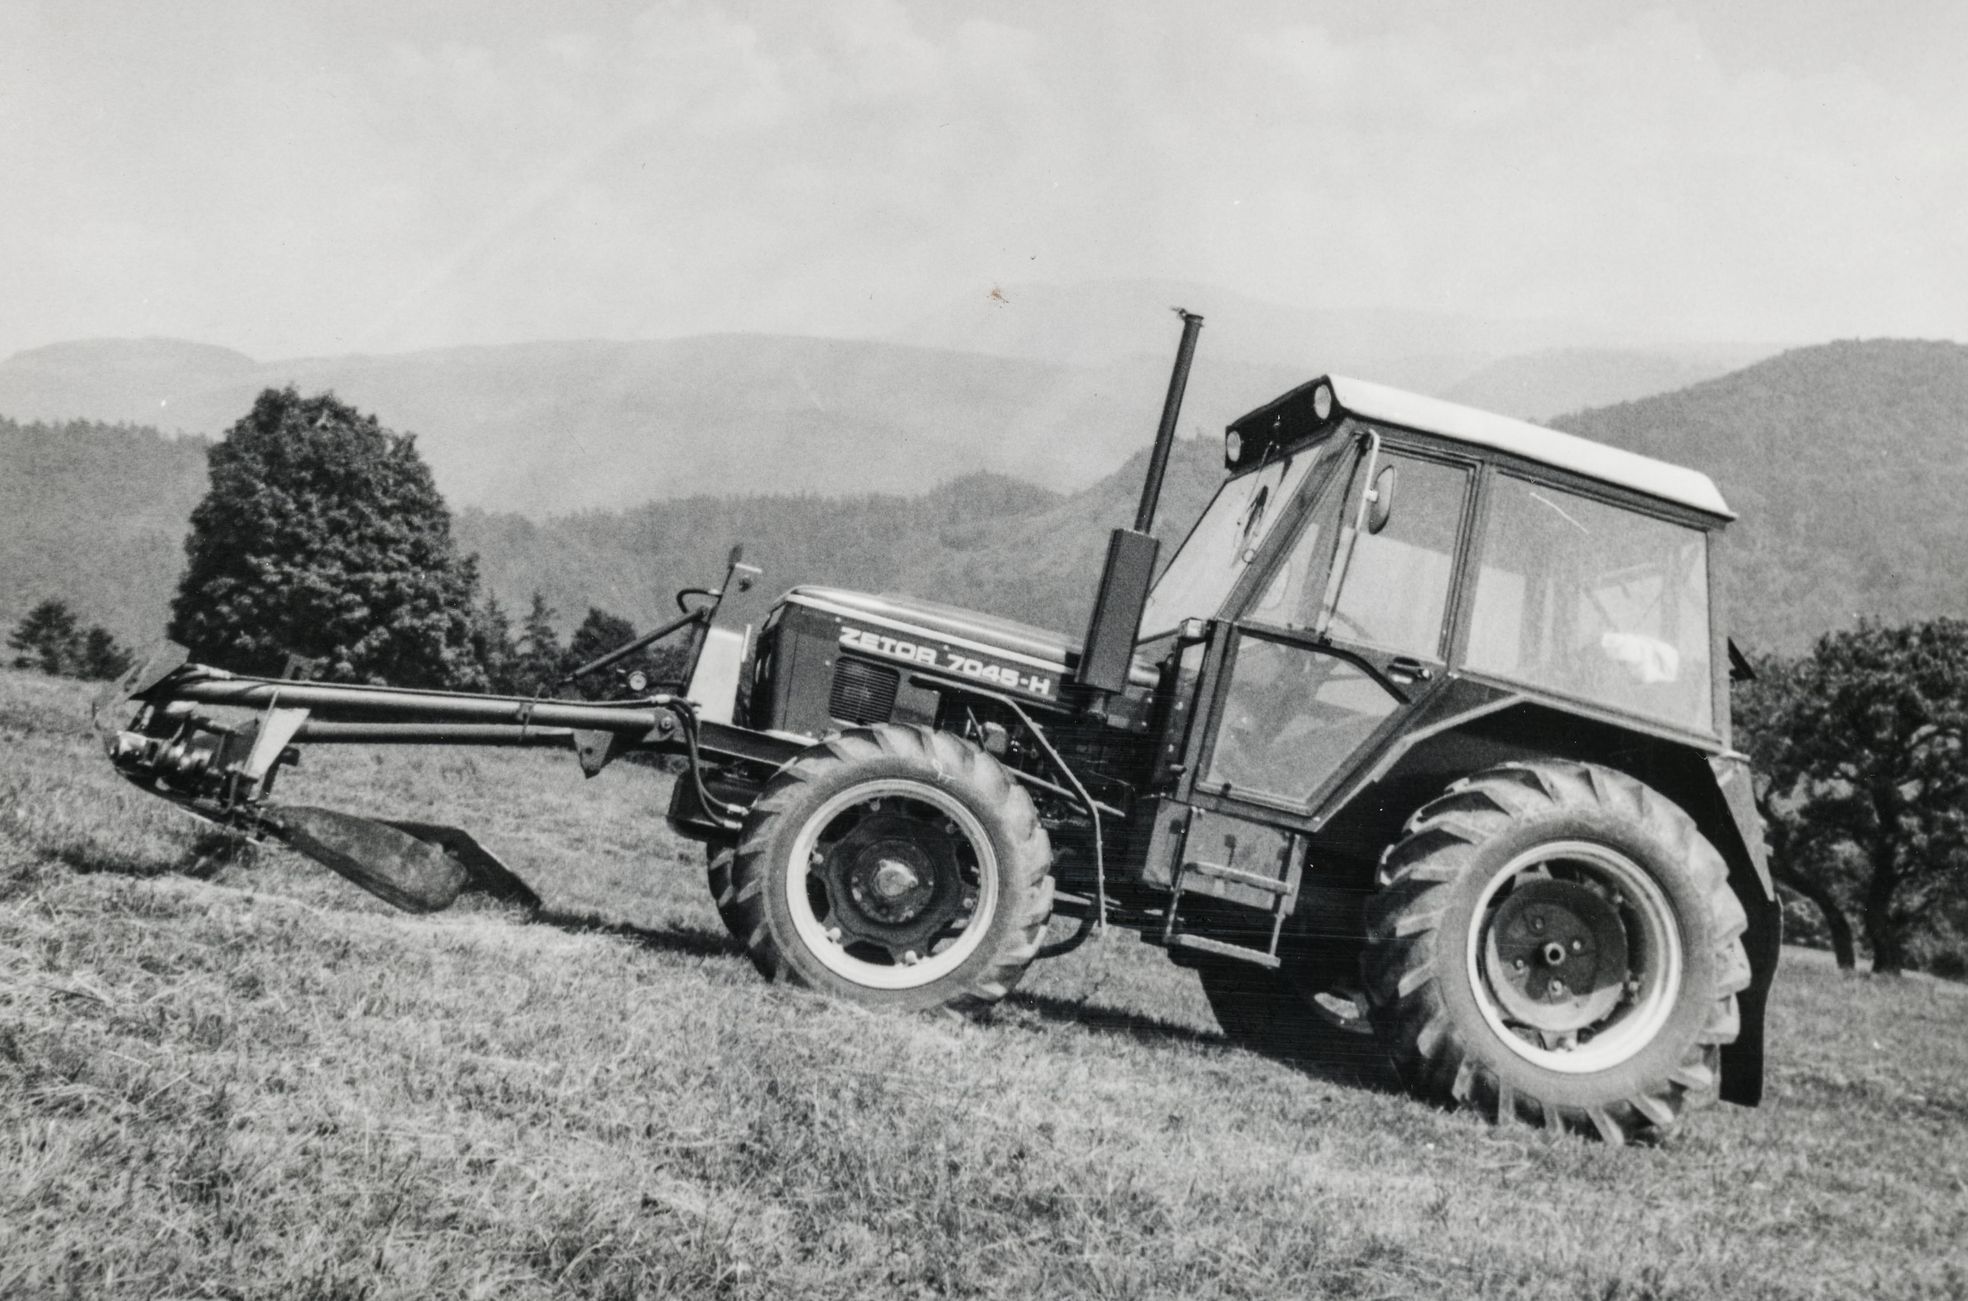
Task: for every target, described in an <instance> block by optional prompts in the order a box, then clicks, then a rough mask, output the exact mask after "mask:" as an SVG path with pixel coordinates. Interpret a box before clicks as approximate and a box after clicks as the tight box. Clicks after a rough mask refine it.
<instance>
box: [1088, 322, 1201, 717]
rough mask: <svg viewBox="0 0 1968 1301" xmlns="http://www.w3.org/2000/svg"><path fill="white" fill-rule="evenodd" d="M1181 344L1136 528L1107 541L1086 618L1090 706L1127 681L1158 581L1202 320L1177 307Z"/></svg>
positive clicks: (1096, 706) (1137, 511)
mask: <svg viewBox="0 0 1968 1301" xmlns="http://www.w3.org/2000/svg"><path fill="white" fill-rule="evenodd" d="M1175 310H1176V314H1177V315H1179V316H1181V317H1182V342H1181V343H1180V344H1179V345H1177V347H1176V352H1175V369H1174V370H1173V371H1172V372H1170V374H1169V387H1168V396H1167V397H1166V398H1165V399H1163V401H1162V424H1161V427H1160V428H1159V429H1158V430H1157V431H1156V432H1155V450H1154V452H1153V453H1151V454H1150V456H1149V458H1148V478H1147V481H1146V482H1144V483H1143V484H1142V485H1141V504H1140V505H1139V506H1138V507H1136V508H1135V512H1134V527H1133V528H1131V529H1115V530H1114V532H1113V533H1112V534H1111V535H1110V536H1109V537H1108V539H1107V561H1106V563H1105V564H1104V565H1102V566H1101V569H1100V588H1099V591H1098V593H1097V594H1096V595H1095V596H1094V600H1093V617H1092V618H1091V619H1090V620H1088V622H1087V634H1086V643H1085V645H1084V647H1083V648H1082V650H1081V651H1080V665H1079V673H1078V678H1079V681H1080V683H1081V684H1082V685H1083V686H1087V687H1091V688H1092V689H1093V690H1094V691H1095V692H1096V693H1098V694H1097V695H1096V696H1095V697H1094V700H1093V702H1092V704H1091V708H1092V709H1094V710H1095V711H1096V712H1097V711H1098V710H1100V709H1102V708H1104V702H1105V699H1106V697H1107V696H1110V695H1112V694H1114V693H1115V692H1117V691H1119V690H1121V688H1123V687H1125V686H1126V685H1127V674H1128V665H1129V664H1130V663H1131V662H1132V661H1133V659H1134V638H1135V634H1136V633H1138V632H1140V631H1141V612H1142V610H1143V609H1145V608H1146V607H1147V604H1148V588H1149V586H1150V585H1151V584H1152V583H1153V582H1154V581H1155V560H1156V558H1157V557H1158V556H1159V555H1160V553H1161V544H1160V543H1158V542H1156V541H1155V537H1154V527H1155V511H1156V508H1157V507H1159V506H1160V504H1161V497H1162V476H1163V475H1164V474H1165V473H1166V472H1167V470H1168V458H1169V449H1170V447H1172V446H1173V445H1174V443H1175V430H1176V426H1177V424H1178V423H1179V422H1180V420H1181V417H1182V396H1183V394H1184V393H1185V392H1186V391H1187V390H1188V388H1189V366H1190V363H1191V362H1192V361H1193V360H1194V359H1195V355H1196V336H1197V334H1198V333H1200V332H1201V330H1202V328H1203V318H1202V317H1200V316H1198V315H1196V314H1195V313H1194V312H1189V311H1185V310H1184V309H1182V308H1180V307H1178V308H1176V309H1175Z"/></svg>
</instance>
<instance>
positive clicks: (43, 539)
mask: <svg viewBox="0 0 1968 1301" xmlns="http://www.w3.org/2000/svg"><path fill="white" fill-rule="evenodd" d="M205 448H206V443H205V441H204V440H203V439H200V438H182V439H173V438H165V437H163V436H162V435H160V434H158V433H157V432H156V431H155V430H151V429H141V428H135V427H131V426H127V425H125V426H115V425H97V424H85V423H69V424H59V425H39V424H34V425H22V424H16V423H15V422H13V421H11V420H5V419H0V631H12V629H13V627H14V626H15V624H17V623H18V622H19V621H20V619H21V616H22V615H24V614H26V613H27V612H28V610H29V609H31V608H33V606H34V605H35V604H36V603H37V602H40V601H44V600H48V599H50V598H54V599H59V600H63V601H66V602H68V604H69V606H70V608H71V609H73V610H74V611H75V612H76V614H77V615H79V616H80V617H81V620H82V622H83V623H84V624H92V623H100V624H102V625H103V626H104V627H107V628H108V629H109V630H110V631H111V632H113V633H115V634H116V635H117V636H118V637H120V638H122V639H123V640H125V641H145V640H149V639H150V638H153V637H157V636H159V635H160V634H161V632H162V629H163V627H164V618H165V613H166V608H167V606H168V604H169V602H170V599H171V595H172V593H173V592H174V591H175V590H176V587H177V582H178V574H179V571H180V570H182V569H183V568H184V538H185V532H186V530H187V528H188V526H189V522H190V519H191V510H192V507H194V506H196V505H197V504H198V502H199V499H200V498H202V497H203V496H204V495H205V488H206V477H205Z"/></svg>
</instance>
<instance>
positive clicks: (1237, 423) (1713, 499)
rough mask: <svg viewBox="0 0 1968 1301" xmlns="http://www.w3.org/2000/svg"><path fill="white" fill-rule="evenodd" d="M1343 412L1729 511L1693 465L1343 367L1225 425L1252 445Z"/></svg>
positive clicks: (1308, 429) (1722, 513)
mask: <svg viewBox="0 0 1968 1301" xmlns="http://www.w3.org/2000/svg"><path fill="white" fill-rule="evenodd" d="M1321 387H1327V388H1329V389H1330V390H1331V393H1332V400H1331V404H1330V407H1329V410H1328V413H1327V415H1326V417H1325V418H1324V419H1321V418H1319V417H1318V415H1317V414H1316V412H1315V410H1314V402H1315V400H1316V397H1317V394H1318V390H1319V389H1320V388H1321ZM1342 414H1350V415H1353V416H1356V417H1358V418H1360V419H1363V420H1371V421H1377V422H1381V423H1385V424H1390V425H1403V426H1405V427H1407V428H1409V429H1418V430H1420V431H1422V432H1423V433H1429V434H1435V435H1438V436H1439V437H1442V438H1448V439H1453V440H1454V441H1456V442H1461V443H1471V444H1474V445H1476V446H1478V447H1487V448H1492V449H1494V450H1496V451H1500V452H1508V453H1510V454H1511V455H1513V456H1521V457H1523V458H1524V459H1525V460H1529V461H1538V462H1541V463H1543V464H1545V465H1549V466H1554V467H1556V468H1557V469H1560V470H1569V471H1571V472H1572V473H1573V474H1580V475H1584V476H1585V477H1586V478H1588V479H1597V480H1599V481H1600V482H1601V483H1610V484H1616V485H1618V486H1620V487H1622V488H1630V489H1632V490H1633V491H1635V492H1640V493H1645V494H1646V495H1647V496H1649V497H1658V498H1661V499H1662V500H1664V501H1671V502H1676V503H1678V504H1680V505H1683V506H1689V507H1692V508H1694V509H1695V510H1698V511H1702V512H1704V513H1705V514H1709V515H1714V516H1718V517H1720V518H1722V519H1734V518H1735V517H1736V516H1735V512H1734V511H1732V510H1730V509H1729V504H1728V503H1727V502H1726V501H1724V500H1723V499H1722V492H1721V490H1720V489H1718V488H1717V487H1716V486H1715V481H1714V480H1713V479H1710V478H1709V477H1708V476H1707V475H1705V474H1703V473H1702V472H1701V471H1699V470H1690V469H1688V468H1687V467H1686V466H1680V465H1673V464H1670V463H1669V462H1667V461H1657V460H1655V459H1654V458H1653V457H1651V456H1642V455H1640V454H1639V453H1638V452H1628V451H1623V450H1621V449H1620V448H1617V447H1608V446H1606V445H1605V444H1604V443H1595V442H1593V441H1592V440H1591V439H1589V438H1580V437H1579V436H1577V435H1576V434H1567V433H1564V432H1562V431H1560V430H1556V429H1546V428H1545V427H1543V426H1542V425H1534V424H1531V423H1530V422H1529V421H1527V420H1514V419H1512V418H1511V417H1509V416H1499V415H1496V414H1494V413H1492V412H1488V411H1478V410H1477V409H1476V408H1474V407H1465V406H1459V405H1457V404H1456V403H1454V402H1444V401H1442V400H1441V399H1440V398H1431V397H1423V396H1422V395H1421V394H1419V393H1408V392H1404V391H1403V390H1401V389H1397V388H1389V387H1387V386H1386V385H1385V384H1372V383H1369V382H1367V381H1366V380H1359V379H1348V378H1346V377H1345V376H1344V375H1323V376H1321V377H1320V378H1318V379H1315V380H1312V381H1311V382H1310V383H1307V384H1301V385H1299V387H1297V388H1295V389H1293V390H1292V391H1291V392H1289V393H1287V394H1285V395H1284V396H1283V397H1281V398H1278V399H1277V400H1275V401H1272V402H1268V403H1266V404H1265V405H1263V406H1261V407H1259V408H1258V409H1257V410H1255V411H1252V412H1250V413H1249V414H1248V415H1244V416H1240V417H1239V418H1238V419H1236V420H1234V421H1232V422H1231V424H1230V429H1231V431H1232V432H1234V433H1236V434H1237V435H1238V436H1239V438H1240V440H1241V441H1242V443H1243V445H1244V446H1245V447H1246V448H1248V449H1250V450H1251V451H1253V452H1254V451H1257V450H1258V448H1259V447H1260V446H1261V445H1262V444H1264V443H1268V442H1286V441H1295V440H1296V439H1297V438H1298V437H1300V436H1301V435H1304V434H1309V433H1312V432H1313V431H1314V429H1315V428H1316V427H1320V426H1324V425H1326V424H1328V423H1330V422H1331V421H1332V420H1335V419H1337V418H1339V416H1340V415H1342ZM1248 464H1251V459H1250V457H1249V456H1245V457H1244V458H1243V459H1242V461H1241V463H1238V464H1234V465H1233V466H1232V468H1233V469H1242V468H1244V466H1245V465H1248Z"/></svg>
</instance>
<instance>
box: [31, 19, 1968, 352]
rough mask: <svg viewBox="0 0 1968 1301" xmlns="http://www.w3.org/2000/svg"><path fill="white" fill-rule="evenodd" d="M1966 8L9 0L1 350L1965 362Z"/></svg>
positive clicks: (1967, 321)
mask: <svg viewBox="0 0 1968 1301" xmlns="http://www.w3.org/2000/svg"><path fill="white" fill-rule="evenodd" d="M1964 52H1968V6H1965V5H1961V4H1959V3H1956V2H1955V0H1904V2H1895V0H1878V2H1876V3H1873V4H1870V5H1864V6H1861V5H1858V4H1855V3H1831V2H1829V0H1756V2H1754V3H1750V2H1747V0H1744V2H1737V0H1706V2H1705V3H1700V4H1659V5H1650V4H1647V3H1644V0H1626V2H1624V3H1602V2H1601V0H1563V2H1559V3H1544V2H1542V0H1537V2H1532V0H1525V2H1523V3H1512V0H1484V3H1480V4H1479V3H1472V2H1471V0H1461V2H1460V3H1400V2H1399V0H1368V2H1364V3H1352V2H1350V0H1349V2H1346V3H1320V2H1319V0H1299V2H1297V3H1248V4H1234V3H1226V2H1222V0H1218V2H1213V3H1208V4H1204V3H1199V2H1198V0H1182V2H1176V0H1134V2H1132V3H1100V2H1096V0H1075V2H1074V3H1041V2H1034V0H996V2H995V3H991V4H957V3H928V2H922V3H909V4H906V5H905V4H901V3H895V2H893V0H839V2H836V3H814V2H813V0H749V2H747V0H730V2H728V3H693V2H690V0H679V2H677V3H656V4H649V3H641V2H636V3H628V2H623V3H615V2H611V0H555V3H551V4H545V3H540V4H517V3H511V2H510V0H482V2H480V3H471V4H466V3H444V4H438V3H427V2H424V0H389V2H388V3H378V2H373V0H337V2H332V3H331V2H330V0H281V2H280V3H277V4H268V3H264V0H258V2H253V3H231V2H220V0H174V3H173V4H171V5H168V6H167V5H140V4H131V3H103V2H101V0H48V2H46V3H43V2H42V0H0V177H5V178H6V183H5V198H4V199H0V356H5V355H10V354H11V353H13V352H15V351H17V350H19V349H24V348H29V347H34V346H38V345H41V344H46V343H51V342H55V341H59V340H66V339H76V338H106V337H140V336H153V335H157V336H168V337H177V338H186V339H194V340H199V341H203V342H208V343H214V344H221V345H225V346H228V347H233V348H237V349H240V350H242V351H244V352H246V353H248V354H250V355H252V356H254V357H256V358H260V359H276V358H286V357H299V356H309V355H325V354H339V353H347V352H396V351H403V350H408V349H416V348H428V347H439V346H449V345H456V344H484V343H505V342H515V341H520V340H529V339H561V338H612V339H637V338H668V337H677V336H684V335H691V334H700V333H710V332H724V331H770V332H780V333H810V334H825V335H838V336H874V337H885V336H890V335H892V334H894V333H895V332H896V331H898V330H901V329H904V328H905V327H906V326H907V324H908V323H909V322H910V321H911V320H913V319H915V318H917V317H918V316H920V315H921V314H922V313H923V311H924V310H925V308H929V307H935V306H937V305H940V304H943V303H955V302H959V301H966V302H967V301H971V300H972V299H973V298H975V297H978V296H982V295H985V294H988V293H989V292H990V291H991V290H992V289H993V288H999V287H1004V286H1016V285H1020V284H1028V283H1033V282H1039V283H1046V284H1074V283H1080V282H1086V281H1095V280H1110V279H1129V278H1136V277H1153V278H1158V279H1180V280H1189V281H1195V282H1199V283H1203V284H1207V285H1215V286H1221V287H1223V288H1226V289H1229V290H1233V291H1235V292H1237V293H1240V294H1244V295H1249V296H1252V297H1256V298H1260V299H1267V300H1271V301H1275V302H1279V303H1283V304H1288V305H1306V306H1319V307H1326V308H1333V307H1341V308H1345V307H1386V308H1403V309H1417V310H1423V311H1431V312H1433V311H1440V312H1449V313H1458V314H1464V315H1479V316H1491V317H1503V318H1509V319H1522V320H1541V319H1562V320H1576V321H1582V322H1592V323H1600V324H1611V323H1617V324H1618V325H1620V326H1622V327H1624V328H1626V329H1628V330H1630V331H1637V332H1642V333H1650V334H1653V335H1657V336H1658V337H1660V338H1661V339H1664V340H1685V341H1704V340H1705V341H1755V342H1759V343H1761V342H1780V343H1804V342H1815V341H1822V340H1825V339H1830V338H1847V337H1854V336H1866V337H1873V336H1900V337H1928V338H1933V337H1943V338H1954V339H1968V238H1964V237H1963V235H1962V232H1963V230H1964V229H1968V220H1964V218H1963V210H1964V208H1968V148H1965V147H1964V142H1968V89H1964V87H1968V78H1963V77H1962V76H1961V75H1960V74H1959V72H1958V70H1957V68H1956V67H1955V66H1954V65H1955V64H1956V63H1957V61H1958V60H1959V58H1960V57H1961V56H1962V54H1963V53H1964Z"/></svg>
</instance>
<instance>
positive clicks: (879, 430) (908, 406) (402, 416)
mask: <svg viewBox="0 0 1968 1301" xmlns="http://www.w3.org/2000/svg"><path fill="white" fill-rule="evenodd" d="M1148 319H1149V320H1150V321H1151V322H1153V320H1154V318H1152V317H1150V318H1148ZM1169 326H1170V328H1167V329H1163V330H1159V331H1152V332H1149V333H1147V334H1146V335H1145V336H1144V337H1143V338H1142V345H1143V351H1142V353H1141V354H1140V355H1137V356H1130V357H1121V358H1118V359H1113V360H1109V361H1106V362H1103V363H1101V364H1099V365H1097V366H1091V367H1071V366H1063V365H1057V364H1053V363H1050V362H1046V361H1042V360H1034V359H1029V358H1015V357H999V356H985V355H982V354H976V353H955V352H948V351H940V350H936V349H932V348H923V347H913V346H906V345H902V344H885V343H866V342H853V341H844V340H830V339H811V338H781V337H768V336H759V335H723V336H714V337H705V338H693V339H679V340H672V341H661V342H643V343H609V342H600V341H580V342H567V343H531V344H515V345H510V346H505V347H487V348H449V349H441V350H436V351H429V352H417V353H406V354H401V355H393V356H377V357H362V356H353V357H330V358H310V359H302V360H296V361H283V362H264V363H262V362H253V361H251V360H249V359H247V358H244V357H241V356H240V355H239V354H237V353H228V352H225V351H224V350H221V349H207V348H202V347H200V346H199V345H190V344H178V343H173V342H170V341H160V340H141V341H99V342H94V343H77V344H63V345H59V346H57V347H51V348H41V349H35V350H33V351H31V352H25V353H20V354H18V355H16V356H14V357H13V358H11V359H9V360H7V361H5V362H0V414H4V415H8V416H11V417H13V418H15V419H22V420H66V419H76V418H81V419H90V420H109V421H123V420H129V421H142V422H144V423H147V424H154V425H157V426H160V427H163V428H167V429H182V430H188V431H192V432H196V433H202V434H206V435H213V436H216V435H218V434H221V433H223V432H224V430H225V429H226V428H227V427H228V426H230V425H231V424H232V422H233V421H235V420H237V419H238V418H239V417H240V416H241V415H243V414H244V413H245V412H246V411H247V410H248V409H249V408H250V407H251V406H252V402H253V398H254V396H255V395H256V394H257V393H258V392H259V391H260V389H262V388H264V387H267V386H269V385H275V386H277V385H282V384H288V383H292V384H295V385H297V386H299V387H300V388H301V389H302V390H303V391H304V392H316V391H320V390H322V389H333V390H334V391H335V392H336V393H337V394H339V395H340V396H341V397H342V398H344V399H345V400H347V401H350V402H353V403H354V404H355V405H356V406H358V407H360V408H362V409H363V410H365V411H372V412H374V413H376V414H377V415H378V416H379V417H380V418H381V419H382V421H383V422H384V423H385V424H387V425H389V426H390V427H391V428H393V429H396V430H399V431H401V432H409V433H415V434H416V435H418V445H419V447H420V448H421V449H422V451H423V453H424V456H425V457H426V459H427V460H429V462H430V464H431V468H432V470H433V472H434V473H435V474H436V476H437V482H438V486H439V487H440V488H441V489H442V490H443V491H444V493H445V495H446V496H447V497H448V498H449V499H450V501H451V502H452V503H453V504H454V505H458V506H466V505H478V506H485V507H489V508H495V509H501V510H516V511H520V512H522V513H525V514H529V515H536V516H539V515H546V514H551V513H556V512H566V511H574V510H583V509H592V508H597V507H624V506H631V505H635V504H637V503H640V502H645V501H650V500H656V499H664V498H675V497H688V496H692V495H702V494H716V495H720V496H729V495H734V494H757V493H771V492H787V491H794V490H797V491H802V492H813V493H828V494H840V493H852V492H870V491H881V492H893V493H920V492H922V491H925V490H927V489H929V488H931V487H933V486H934V485H936V484H937V483H940V482H943V481H945V480H947V479H951V478H954V477H956V476H959V475H962V474H967V473H973V472H978V471H988V472H994V473H999V474H1008V475H1014V476H1016V477H1018V478H1022V479H1025V480H1027V481H1030V482H1034V483H1043V484H1047V485H1051V486H1053V487H1057V488H1063V489H1068V490H1070V489H1074V488H1079V487H1083V486H1085V485H1086V484H1088V483H1091V482H1092V481H1094V480H1095V479H1097V478H1099V477H1100V476H1102V475H1104V474H1107V473H1110V472H1111V471H1112V470H1113V469H1114V467H1115V466H1116V465H1118V464H1119V463H1120V462H1121V461H1122V460H1123V459H1124V458H1125V457H1126V456H1128V455H1129V454H1130V453H1131V452H1133V451H1134V450H1136V449H1137V448H1139V447H1141V446H1142V445H1143V444H1144V443H1145V442H1146V441H1147V440H1148V439H1149V438H1150V437H1151V436H1152V434H1153V431H1154V428H1155V421H1156V418H1157V416H1158V415H1159V413H1160V409H1161V401H1162V395H1163V392H1164V390H1165V389H1166V387H1167V383H1168V364H1169V358H1170V357H1171V356H1172V355H1173V351H1174V344H1175V338H1176V333H1177V332H1176V331H1175V330H1174V329H1173V319H1172V318H1171V320H1170V322H1169ZM1309 375H1310V371H1307V370H1294V369H1281V368H1267V367H1264V366H1255V365H1245V364H1238V363H1235V362H1233V361H1230V360H1227V359H1225V360H1221V361H1218V362H1215V363H1213V364H1211V365H1209V366H1207V367H1202V368H1199V369H1198V372H1197V374H1196V378H1195V380H1194V382H1193V383H1192V387H1191V392H1190V400H1189V403H1188V406H1187V408H1186V420H1185V426H1186V427H1188V428H1190V429H1197V428H1204V429H1221V428H1222V427H1223V426H1224V425H1225V424H1227V423H1228V422H1229V421H1230V420H1231V419H1232V418H1234V417H1235V416H1237V415H1239V414H1241V413H1242V412H1243V411H1244V410H1246V409H1248V408H1249V407H1250V406H1252V405H1255V404H1256V403H1257V402H1259V401H1262V400H1263V399H1264V398H1266V397H1268V396H1269V395H1270V394H1272V393H1275V392H1277V391H1279V390H1280V389H1283V388H1285V387H1287V386H1289V385H1291V384H1293V383H1296V382H1298V381H1300V380H1303V379H1305V378H1308V377H1309Z"/></svg>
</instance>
